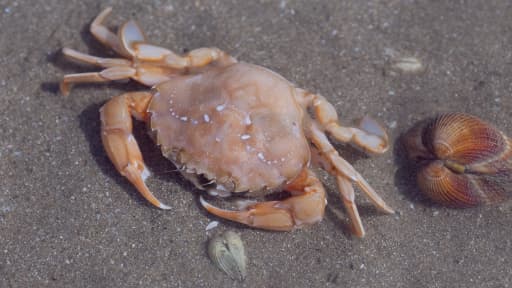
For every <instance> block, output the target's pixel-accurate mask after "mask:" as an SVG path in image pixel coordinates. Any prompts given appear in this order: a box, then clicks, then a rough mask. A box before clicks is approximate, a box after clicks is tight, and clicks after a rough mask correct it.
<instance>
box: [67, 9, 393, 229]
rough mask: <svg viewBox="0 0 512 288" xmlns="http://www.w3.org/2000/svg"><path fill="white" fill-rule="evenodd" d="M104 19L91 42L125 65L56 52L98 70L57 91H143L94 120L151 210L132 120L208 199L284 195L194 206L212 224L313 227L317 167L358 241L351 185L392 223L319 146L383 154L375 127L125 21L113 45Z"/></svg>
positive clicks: (378, 202)
mask: <svg viewBox="0 0 512 288" xmlns="http://www.w3.org/2000/svg"><path fill="white" fill-rule="evenodd" d="M111 11H112V8H111V7H109V8H106V9H105V10H103V11H102V12H101V13H100V14H99V15H98V16H97V17H96V18H95V19H94V20H93V21H92V23H91V26H90V32H91V33H92V34H93V35H94V37H95V38H96V39H97V40H98V41H99V42H101V43H103V44H105V45H106V46H107V47H109V48H111V49H113V50H114V51H115V52H116V53H117V54H119V55H121V56H122V58H100V57H95V56H91V55H88V54H84V53H81V52H78V51H75V50H72V49H69V48H63V49H62V53H63V54H64V55H65V56H66V57H68V58H69V59H71V60H74V61H77V62H80V63H84V64H92V65H95V66H99V67H102V68H104V69H103V70H102V71H100V72H92V73H79V74H68V75H65V76H64V78H63V80H62V82H61V83H60V90H61V92H62V94H64V95H68V94H69V92H70V89H71V86H72V85H73V84H75V83H98V82H110V81H114V80H122V79H133V80H135V81H137V82H139V83H141V84H143V85H145V86H148V87H151V89H148V90H146V91H137V92H128V93H124V94H121V95H119V96H116V97H113V98H111V99H110V100H109V101H107V102H106V103H105V104H104V105H103V106H102V107H101V109H100V115H101V139H102V142H103V146H104V148H105V150H106V153H107V155H108V157H109V158H110V160H111V161H112V163H113V165H114V166H115V168H116V169H117V171H119V173H120V174H121V175H123V176H124V177H126V178H127V179H128V181H130V182H131V183H132V184H133V185H134V186H135V187H136V189H137V190H138V191H139V192H140V194H142V196H143V197H144V198H145V199H147V200H148V201H149V202H150V203H152V204H153V205H155V206H157V207H159V208H162V209H170V207H169V206H167V205H166V204H164V203H162V202H161V201H159V200H158V199H157V198H156V197H155V196H154V195H153V193H152V192H151V191H150V190H149V188H148V187H147V186H146V184H145V180H146V178H147V177H148V176H149V174H150V173H149V172H148V169H147V168H146V165H145V164H144V161H143V157H142V155H141V152H140V149H139V146H138V144H137V141H136V139H135V138H134V136H133V134H132V117H134V118H135V119H137V120H140V121H144V122H145V123H147V126H148V129H149V130H150V134H151V135H152V136H153V139H154V140H155V142H156V144H157V145H158V146H159V147H160V149H161V151H162V153H163V155H164V156H165V157H166V158H168V159H169V160H171V161H172V162H173V163H174V164H175V165H176V167H177V168H178V169H179V170H180V172H181V173H182V174H183V175H184V176H185V178H187V179H189V180H190V181H191V182H192V183H194V184H195V185H196V186H197V187H198V188H199V189H202V190H205V191H207V192H208V193H209V194H210V195H219V196H229V195H235V194H236V195H247V196H253V195H267V194H269V193H275V192H281V191H286V192H287V193H286V194H287V197H286V198H284V199H281V200H276V201H264V200H263V201H260V202H254V203H251V204H248V205H245V207H242V208H241V209H239V210H226V209H221V208H218V207H215V206H213V205H212V204H210V203H209V202H207V201H206V200H205V199H204V198H203V196H200V203H201V205H202V206H203V207H204V208H205V209H206V210H207V211H208V212H210V213H212V214H214V215H216V216H218V217H221V218H224V219H228V220H231V221H236V222H239V223H242V224H245V225H248V226H251V227H255V228H261V229H268V230H277V231H288V230H292V229H294V228H299V227H302V226H306V225H309V224H313V223H316V222H319V221H320V220H321V219H322V217H323V215H324V210H325V206H326V204H327V201H326V192H325V189H324V187H323V184H322V183H321V181H320V180H319V179H318V177H317V176H316V174H315V172H314V170H313V168H316V167H320V168H323V169H324V170H325V171H327V172H328V173H329V174H331V175H333V176H334V177H335V178H336V181H337V185H338V188H339V192H340V195H341V199H342V202H343V204H344V206H345V208H346V210H347V213H348V216H349V218H350V221H351V228H352V231H353V233H354V234H355V235H356V236H359V237H363V236H364V234H365V232H364V228H363V225H362V222H361V219H360V216H359V213H358V210H357V206H356V204H355V202H354V199H355V196H354V188H353V185H352V183H355V184H356V185H357V186H359V188H360V189H361V190H362V191H363V192H364V194H365V195H366V196H367V197H368V198H369V200H370V202H371V203H372V204H373V205H374V206H375V207H376V208H377V209H378V210H380V211H382V212H384V213H393V209H391V208H390V207H389V206H388V205H387V204H386V203H385V202H384V201H383V200H382V199H381V197H380V196H379V195H378V194H377V193H376V192H375V191H374V189H372V187H371V186H370V185H369V184H368V183H367V182H366V181H365V179H364V178H363V177H362V176H361V175H360V174H359V173H358V172H357V171H356V170H355V169H354V168H353V167H352V166H351V165H350V164H349V163H348V162H347V161H346V160H344V159H343V158H342V157H341V156H340V155H339V154H338V152H337V150H336V149H335V148H334V147H333V145H332V144H331V143H330V142H329V140H328V137H327V135H330V136H331V137H332V138H334V139H336V140H338V141H341V142H344V143H351V144H353V145H354V146H356V147H359V148H361V149H362V150H364V151H366V152H370V153H383V152H385V151H386V150H387V149H388V146H389V145H388V137H387V134H386V132H385V130H384V129H383V128H382V126H380V125H379V124H378V123H377V122H376V121H375V120H373V119H372V118H370V117H368V116H367V117H363V119H362V120H361V122H360V124H359V126H358V127H357V128H356V127H344V126H341V125H340V124H339V120H338V116H337V113H336V110H335V108H334V106H333V105H332V104H330V103H329V102H328V101H327V100H326V98H324V97H322V96H320V95H317V94H313V93H310V92H308V91H306V90H303V89H300V88H298V87H295V86H294V85H293V84H292V83H290V82H289V81H287V80H286V79H284V78H283V77H282V76H280V75H278V74H277V73H275V72H273V71H271V70H268V69H266V68H263V67H261V66H257V65H253V64H248V63H244V62H238V61H237V60H236V59H235V58H233V57H231V56H230V55H228V54H227V53H225V52H223V51H221V50H220V49H217V48H199V49H196V50H192V51H190V52H188V53H186V54H185V55H182V56H180V55H178V54H176V53H174V52H172V51H170V50H168V49H165V48H162V47H159V46H155V45H153V44H150V43H148V41H147V40H146V36H145V35H144V33H143V32H142V30H141V29H140V28H139V26H138V25H137V23H136V22H135V21H133V20H130V21H127V22H126V23H124V24H123V25H122V26H121V27H120V28H119V30H118V32H117V34H115V33H113V32H111V31H110V30H109V29H108V28H107V27H106V26H105V25H104V24H103V23H104V22H105V19H106V18H107V16H108V15H109V14H110V13H111ZM241 193H243V194H241Z"/></svg>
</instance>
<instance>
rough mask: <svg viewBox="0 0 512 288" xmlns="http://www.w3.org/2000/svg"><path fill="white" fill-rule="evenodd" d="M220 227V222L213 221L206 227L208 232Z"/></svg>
mask: <svg viewBox="0 0 512 288" xmlns="http://www.w3.org/2000/svg"><path fill="white" fill-rule="evenodd" d="M217 226H219V221H212V222H210V223H208V225H206V229H205V230H206V231H208V230H212V229H213V228H215V227H217Z"/></svg>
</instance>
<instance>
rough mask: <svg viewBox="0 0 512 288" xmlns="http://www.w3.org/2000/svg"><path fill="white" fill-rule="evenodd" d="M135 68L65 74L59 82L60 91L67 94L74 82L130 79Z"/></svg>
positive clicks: (113, 68)
mask: <svg viewBox="0 0 512 288" xmlns="http://www.w3.org/2000/svg"><path fill="white" fill-rule="evenodd" d="M136 73H137V70H135V69H133V68H131V67H110V68H107V69H105V70H103V71H101V72H89V73H78V74H67V75H64V78H63V79H62V81H61V82H60V91H61V93H62V94H63V95H66V96H67V95H69V91H70V90H71V85H72V84H74V83H98V82H110V81H114V80H121V79H130V78H132V77H134V76H135V75H136Z"/></svg>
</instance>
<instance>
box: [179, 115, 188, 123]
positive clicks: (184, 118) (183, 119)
mask: <svg viewBox="0 0 512 288" xmlns="http://www.w3.org/2000/svg"><path fill="white" fill-rule="evenodd" d="M180 120H181V121H184V122H186V121H187V120H188V118H187V117H186V116H183V117H180Z"/></svg>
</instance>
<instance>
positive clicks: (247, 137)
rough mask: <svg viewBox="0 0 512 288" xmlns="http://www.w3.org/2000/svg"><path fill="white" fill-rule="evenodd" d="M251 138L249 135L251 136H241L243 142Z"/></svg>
mask: <svg viewBox="0 0 512 288" xmlns="http://www.w3.org/2000/svg"><path fill="white" fill-rule="evenodd" d="M249 138H251V135H249V134H242V135H241V136H240V139H242V140H247V139H249Z"/></svg>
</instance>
